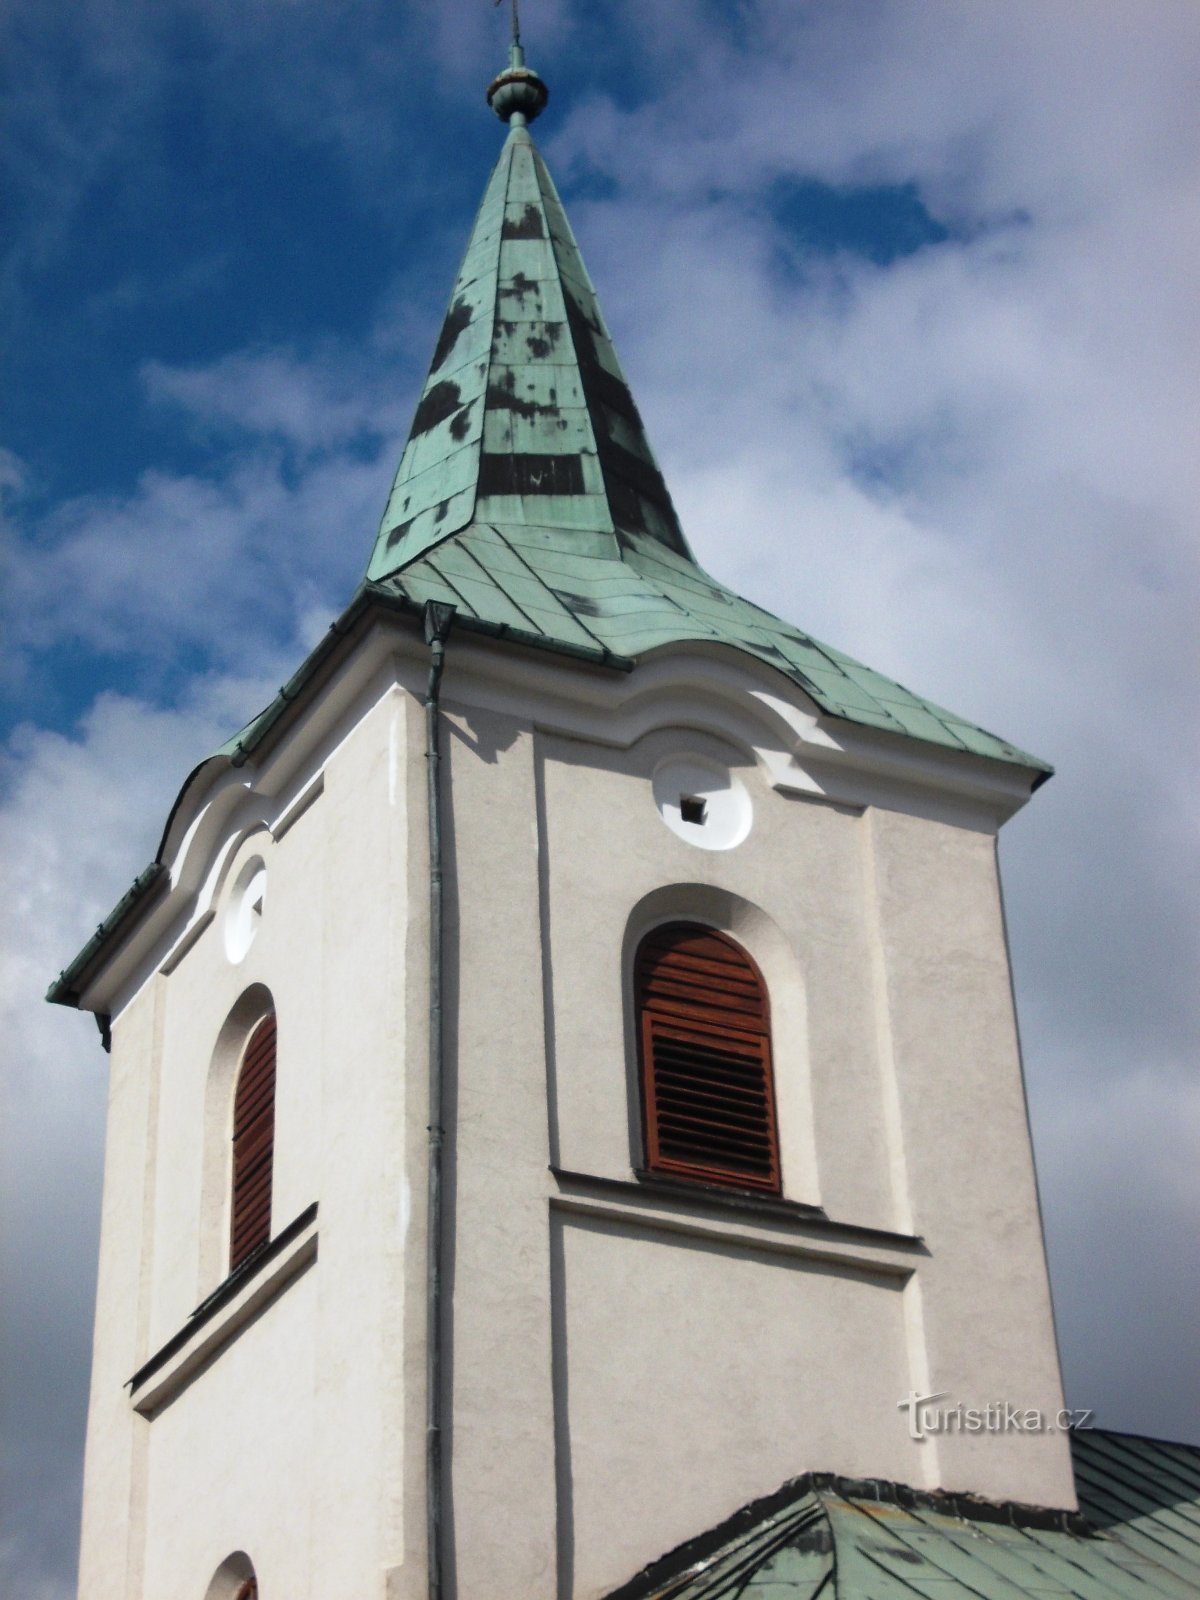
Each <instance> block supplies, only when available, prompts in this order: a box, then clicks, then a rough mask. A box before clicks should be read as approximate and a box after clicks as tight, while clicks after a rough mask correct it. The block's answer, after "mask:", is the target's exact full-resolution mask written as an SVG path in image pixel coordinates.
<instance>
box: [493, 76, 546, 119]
mask: <svg viewBox="0 0 1200 1600" xmlns="http://www.w3.org/2000/svg"><path fill="white" fill-rule="evenodd" d="M549 98H550V91H549V89H547V87H546V85H545V84H544V83H543V82H542V80H541V79H540V78H539V77H538V75H537V73H536V72H534V71H532V70H531V69H530V68H529V67H525V66H510V67H509V68H507V70H506V71H504V72H502V73H501V74H500V76H499V77H498V78H493V79H492V81H491V83H489V84H488V91H487V102H488V105H490V106H491V108H492V110H493V111H494V112H495V113H496V115H497V116H498V117H499V118H500V120H501V122H508V121H509V120H510V119H511V118H512V117H513V116H514V115H519V116H520V118H521V119H522V121H524V122H532V121H533V119H534V117H538V116H540V115H541V114H542V112H543V111H544V110H545V109H546V101H547V100H549Z"/></svg>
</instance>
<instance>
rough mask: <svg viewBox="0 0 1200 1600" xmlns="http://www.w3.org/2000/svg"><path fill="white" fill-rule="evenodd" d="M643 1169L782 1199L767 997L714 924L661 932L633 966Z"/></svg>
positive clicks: (754, 969) (751, 969)
mask: <svg viewBox="0 0 1200 1600" xmlns="http://www.w3.org/2000/svg"><path fill="white" fill-rule="evenodd" d="M634 987H635V993H636V999H637V1007H638V1028H639V1044H640V1049H641V1079H642V1112H643V1117H644V1119H645V1136H646V1164H647V1166H648V1167H649V1169H650V1171H652V1172H665V1173H672V1174H675V1175H678V1176H682V1177H689V1178H695V1179H698V1180H700V1181H701V1182H705V1183H723V1184H729V1185H731V1186H733V1187H736V1188H751V1189H765V1190H769V1191H771V1192H772V1193H775V1194H777V1193H779V1190H780V1176H779V1137H778V1133H777V1130H776V1121H775V1087H774V1081H773V1075H772V1071H771V1027H770V1012H769V1008H768V1004H767V991H766V986H765V985H764V983H763V981H762V978H761V977H760V975H759V972H758V968H757V967H756V966H755V965H754V963H753V962H752V961H751V959H750V957H749V956H748V955H747V954H746V952H745V951H744V950H743V949H741V947H740V946H739V945H737V944H735V943H734V941H733V940H732V939H730V938H728V937H726V935H725V934H723V933H717V932H715V931H714V930H713V929H712V928H705V927H700V926H697V925H694V924H690V923H672V924H669V925H667V926H666V927H661V928H655V929H654V930H653V931H652V932H651V933H649V934H648V935H647V936H646V938H645V939H644V940H643V941H642V943H641V945H640V946H639V948H638V953H637V960H636V962H635V966H634Z"/></svg>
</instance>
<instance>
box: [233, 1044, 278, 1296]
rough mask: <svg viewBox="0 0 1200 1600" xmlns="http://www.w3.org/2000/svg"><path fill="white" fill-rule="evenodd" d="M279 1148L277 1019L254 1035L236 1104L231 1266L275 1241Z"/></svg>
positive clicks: (235, 1099) (244, 1057) (240, 1077)
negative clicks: (273, 1191)
mask: <svg viewBox="0 0 1200 1600" xmlns="http://www.w3.org/2000/svg"><path fill="white" fill-rule="evenodd" d="M274 1146H275V1018H274V1016H273V1015H272V1016H269V1017H264V1018H263V1020H262V1021H261V1022H260V1023H259V1024H258V1026H257V1028H255V1030H254V1032H253V1033H252V1034H251V1035H250V1038H249V1040H248V1041H247V1044H246V1049H245V1053H244V1054H243V1056H242V1065H241V1070H240V1071H239V1073H238V1081H237V1093H236V1095H235V1097H234V1102H233V1220H232V1224H231V1227H230V1244H229V1265H230V1268H231V1269H232V1268H233V1267H236V1266H238V1265H240V1263H241V1262H243V1261H244V1260H245V1259H246V1257H247V1256H248V1255H249V1254H250V1252H251V1251H252V1250H256V1249H257V1248H258V1246H259V1245H260V1244H265V1243H266V1242H267V1240H268V1239H269V1238H270V1237H271V1163H272V1157H273V1156H274Z"/></svg>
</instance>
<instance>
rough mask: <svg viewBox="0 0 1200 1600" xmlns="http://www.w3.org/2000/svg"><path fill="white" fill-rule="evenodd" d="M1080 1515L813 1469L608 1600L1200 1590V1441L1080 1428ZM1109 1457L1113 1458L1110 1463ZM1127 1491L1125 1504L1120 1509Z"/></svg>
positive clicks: (1085, 1596)
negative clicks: (1116, 1495)
mask: <svg viewBox="0 0 1200 1600" xmlns="http://www.w3.org/2000/svg"><path fill="white" fill-rule="evenodd" d="M1070 1443H1071V1449H1072V1454H1073V1456H1074V1458H1075V1463H1076V1467H1077V1470H1078V1471H1079V1473H1080V1475H1081V1477H1082V1478H1083V1479H1084V1481H1083V1482H1081V1484H1080V1488H1079V1498H1080V1503H1081V1507H1082V1508H1083V1509H1082V1510H1081V1511H1080V1512H1072V1511H1064V1510H1055V1509H1052V1508H1046V1507H1041V1506H1028V1505H1021V1504H1019V1503H1015V1502H998V1501H993V1500H988V1499H985V1498H983V1497H981V1496H978V1495H971V1494H962V1493H953V1492H949V1491H944V1490H925V1489H914V1488H911V1487H909V1486H907V1485H905V1484H898V1483H892V1482H889V1481H887V1480H883V1479H854V1478H845V1477H840V1476H838V1475H836V1474H833V1473H820V1472H809V1473H805V1474H804V1475H803V1476H802V1477H799V1478H796V1479H793V1480H792V1481H790V1482H789V1483H786V1484H784V1485H783V1486H782V1487H781V1488H780V1489H777V1490H775V1491H774V1493H772V1494H769V1495H765V1496H763V1497H762V1498H761V1499H758V1500H755V1501H752V1502H751V1503H750V1504H749V1505H746V1506H743V1507H742V1508H741V1509H740V1510H739V1511H736V1512H734V1514H733V1515H732V1516H731V1517H728V1518H726V1520H725V1521H724V1522H722V1523H720V1524H719V1525H718V1526H717V1527H715V1528H713V1529H710V1530H708V1532H706V1533H703V1534H700V1535H698V1536H697V1537H696V1538H693V1539H690V1540H688V1541H686V1542H685V1543H684V1544H682V1545H679V1546H678V1547H677V1548H676V1549H674V1550H672V1551H670V1552H668V1553H667V1554H666V1555H664V1556H661V1557H660V1558H659V1559H658V1560H656V1561H654V1562H651V1563H650V1564H649V1565H648V1566H646V1567H644V1568H643V1569H642V1570H641V1571H640V1572H639V1573H637V1574H635V1576H634V1577H633V1578H631V1579H630V1580H629V1581H628V1582H627V1583H624V1584H622V1585H620V1587H618V1588H616V1589H613V1590H611V1591H610V1592H609V1594H608V1595H607V1596H606V1600H724V1597H726V1596H732V1595H735V1594H736V1595H738V1596H745V1597H747V1600H750V1597H759V1596H761V1597H763V1600H767V1596H768V1595H769V1596H770V1597H771V1600H780V1596H781V1593H787V1594H788V1595H790V1596H791V1600H816V1597H817V1596H818V1595H819V1594H821V1593H822V1592H824V1591H828V1594H829V1597H830V1600H868V1597H869V1600H891V1597H895V1600H911V1597H912V1596H913V1595H914V1594H917V1595H922V1594H929V1593H931V1592H936V1593H937V1594H938V1595H939V1596H940V1597H942V1600H967V1597H968V1596H969V1597H971V1600H1013V1596H1014V1595H1020V1594H1028V1595H1040V1594H1045V1593H1054V1594H1058V1595H1060V1596H1062V1597H1063V1600H1095V1597H1096V1596H1097V1595H1099V1594H1103V1595H1104V1596H1105V1597H1106V1600H1125V1597H1128V1600H1135V1597H1137V1600H1167V1597H1170V1600H1181V1597H1182V1596H1184V1595H1189V1594H1195V1593H1198V1592H1200V1448H1195V1447H1192V1446H1189V1445H1182V1444H1168V1443H1165V1442H1163V1441H1159V1440H1153V1439H1146V1438H1143V1437H1141V1436H1138V1435H1117V1434H1108V1433H1106V1432H1103V1431H1100V1430H1087V1431H1084V1432H1077V1433H1073V1434H1072V1435H1071V1441H1070ZM1097 1462H1099V1463H1101V1465H1100V1466H1097ZM1114 1493H1119V1495H1121V1496H1123V1500H1122V1501H1121V1502H1120V1504H1122V1505H1123V1507H1124V1510H1123V1512H1122V1513H1121V1514H1120V1515H1118V1514H1114V1504H1116V1503H1117V1502H1115V1501H1114V1499H1113V1495H1114Z"/></svg>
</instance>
